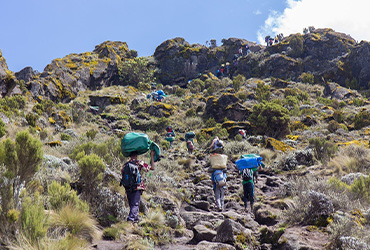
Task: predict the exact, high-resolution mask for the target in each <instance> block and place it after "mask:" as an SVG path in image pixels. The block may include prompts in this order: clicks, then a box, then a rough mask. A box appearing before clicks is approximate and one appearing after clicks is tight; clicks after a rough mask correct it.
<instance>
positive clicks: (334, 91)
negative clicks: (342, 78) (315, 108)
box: [324, 82, 360, 101]
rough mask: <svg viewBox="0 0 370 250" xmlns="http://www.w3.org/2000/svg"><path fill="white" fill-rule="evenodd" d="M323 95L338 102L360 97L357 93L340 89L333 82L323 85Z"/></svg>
mask: <svg viewBox="0 0 370 250" xmlns="http://www.w3.org/2000/svg"><path fill="white" fill-rule="evenodd" d="M324 95H325V96H327V97H330V98H331V99H337V100H340V101H341V100H347V99H351V98H356V97H360V95H359V94H358V93H357V91H354V90H350V89H347V88H344V87H341V86H340V85H339V84H337V83H334V82H328V83H327V84H326V85H325V89H324Z"/></svg>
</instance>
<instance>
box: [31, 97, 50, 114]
mask: <svg viewBox="0 0 370 250" xmlns="http://www.w3.org/2000/svg"><path fill="white" fill-rule="evenodd" d="M54 106H55V104H54V102H53V101H51V100H49V99H45V100H41V101H40V102H39V103H37V104H36V105H34V106H33V108H32V111H33V112H35V113H37V114H38V115H41V114H42V113H44V112H45V113H47V114H48V115H51V114H52V113H53V112H54Z"/></svg>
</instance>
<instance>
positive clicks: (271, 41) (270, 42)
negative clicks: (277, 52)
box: [269, 37, 274, 46]
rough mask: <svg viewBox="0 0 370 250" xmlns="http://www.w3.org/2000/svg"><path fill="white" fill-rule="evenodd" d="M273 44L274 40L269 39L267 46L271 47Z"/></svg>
mask: <svg viewBox="0 0 370 250" xmlns="http://www.w3.org/2000/svg"><path fill="white" fill-rule="evenodd" d="M273 43H274V38H272V37H270V38H269V45H270V46H272V44H273Z"/></svg>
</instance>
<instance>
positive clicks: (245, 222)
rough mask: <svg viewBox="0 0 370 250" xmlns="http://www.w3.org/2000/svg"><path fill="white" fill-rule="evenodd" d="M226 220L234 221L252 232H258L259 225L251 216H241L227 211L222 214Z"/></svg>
mask: <svg viewBox="0 0 370 250" xmlns="http://www.w3.org/2000/svg"><path fill="white" fill-rule="evenodd" d="M222 214H223V215H224V216H225V218H228V219H232V220H234V221H236V222H238V223H240V224H241V225H242V226H244V227H246V228H249V229H251V230H253V231H254V230H258V228H259V224H258V222H256V221H255V220H254V219H253V218H252V217H251V216H250V214H240V213H236V212H234V211H227V212H223V213H222Z"/></svg>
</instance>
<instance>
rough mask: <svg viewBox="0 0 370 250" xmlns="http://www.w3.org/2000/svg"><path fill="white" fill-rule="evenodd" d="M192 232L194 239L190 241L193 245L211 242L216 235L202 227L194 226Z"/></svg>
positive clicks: (214, 232)
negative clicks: (203, 241)
mask: <svg viewBox="0 0 370 250" xmlns="http://www.w3.org/2000/svg"><path fill="white" fill-rule="evenodd" d="M193 232H194V238H193V239H192V241H193V242H195V243H198V242H201V241H202V240H206V241H212V240H213V238H214V237H215V236H216V235H217V232H216V231H214V230H212V229H209V228H207V227H206V226H204V225H196V226H195V227H194V228H193Z"/></svg>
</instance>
